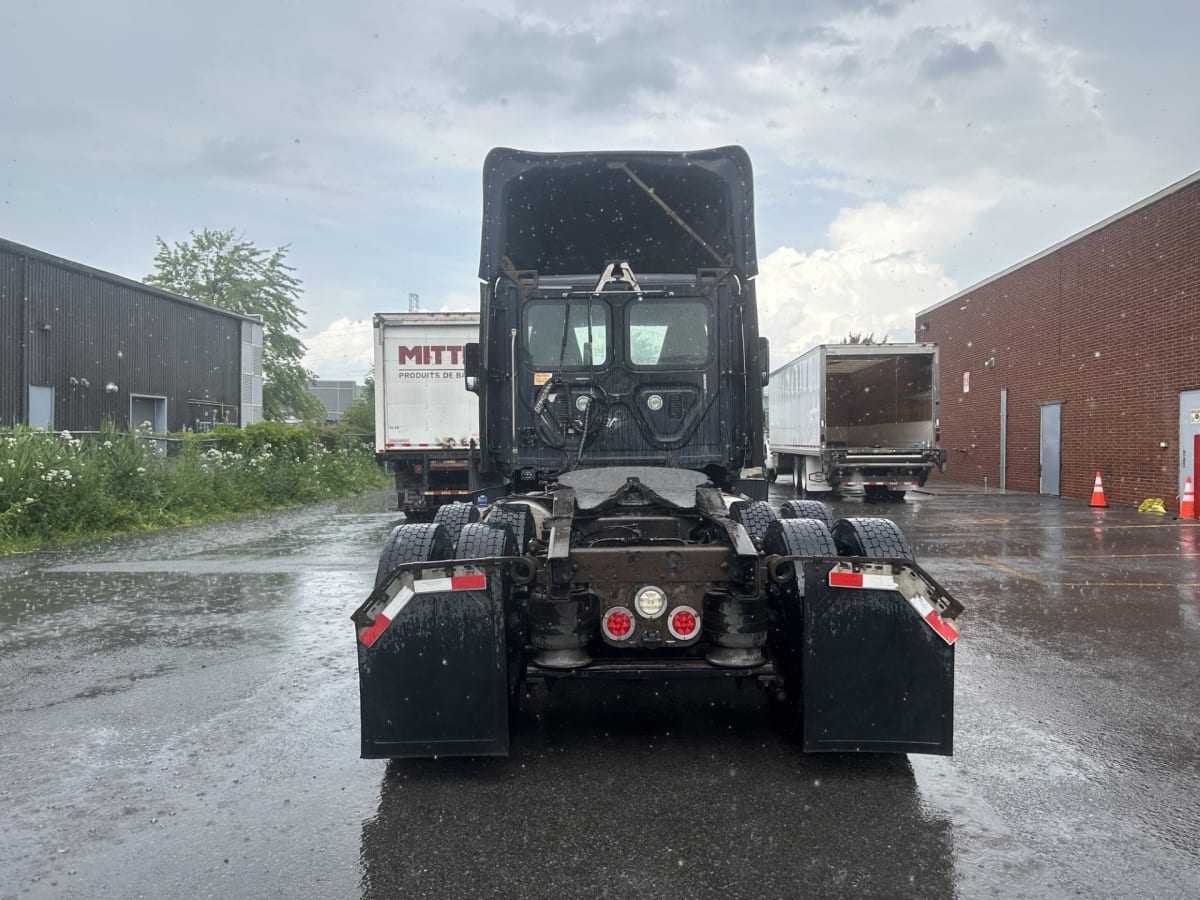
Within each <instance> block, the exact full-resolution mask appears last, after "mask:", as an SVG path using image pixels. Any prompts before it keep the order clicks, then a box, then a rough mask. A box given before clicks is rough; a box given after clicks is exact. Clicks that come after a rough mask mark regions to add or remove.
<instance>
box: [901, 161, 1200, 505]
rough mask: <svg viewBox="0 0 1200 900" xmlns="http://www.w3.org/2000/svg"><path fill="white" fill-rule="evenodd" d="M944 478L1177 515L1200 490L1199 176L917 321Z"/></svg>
mask: <svg viewBox="0 0 1200 900" xmlns="http://www.w3.org/2000/svg"><path fill="white" fill-rule="evenodd" d="M916 336H917V339H918V340H921V341H935V342H936V343H937V344H938V345H939V346H940V347H941V385H940V387H941V426H942V445H943V446H944V447H945V448H946V449H947V453H948V460H947V465H946V477H947V478H950V479H953V480H956V481H965V482H970V483H975V484H980V485H982V484H984V483H985V479H986V481H987V483H988V484H990V485H991V486H993V487H999V488H1008V489H1012V490H1021V491H1029V492H1038V493H1042V494H1050V495H1061V496H1066V497H1080V498H1085V499H1086V498H1089V497H1090V496H1091V492H1092V487H1093V483H1094V480H1095V475H1096V472H1097V471H1099V472H1100V473H1101V474H1102V476H1103V483H1104V490H1105V496H1106V498H1107V500H1108V501H1109V502H1110V503H1111V502H1117V503H1122V504H1136V503H1139V502H1140V501H1142V500H1144V499H1146V498H1148V497H1161V498H1163V500H1164V501H1165V502H1166V505H1167V506H1168V507H1171V508H1174V509H1176V510H1177V509H1178V497H1179V496H1180V495H1181V493H1182V490H1183V488H1182V486H1183V479H1184V476H1185V475H1190V476H1191V477H1192V479H1193V482H1195V481H1196V480H1197V479H1200V465H1198V464H1197V457H1198V456H1200V172H1197V173H1196V174H1194V175H1192V176H1190V177H1188V178H1185V179H1184V180H1182V181H1180V182H1178V183H1176V184H1173V185H1171V186H1170V187H1168V188H1166V189H1165V190H1162V191H1160V192H1159V193H1157V194H1155V195H1154V196H1152V197H1149V198H1147V199H1146V200H1144V201H1142V202H1141V203H1138V204H1135V205H1134V206H1132V207H1130V208H1129V209H1126V210H1123V211H1122V212H1119V213H1117V214H1116V215H1114V216H1112V217H1110V218H1108V219H1105V220H1104V221H1103V222H1100V223H1098V224H1096V225H1094V226H1092V227H1091V228H1088V229H1086V230H1084V231H1082V232H1080V233H1079V234H1077V235H1074V236H1073V237H1070V238H1068V239H1067V240H1065V241H1063V242H1061V243H1059V244H1057V245H1055V246H1053V247H1051V248H1049V249H1048V250H1045V251H1043V252H1042V253H1039V254H1037V255H1036V256H1034V257H1032V258H1030V259H1028V260H1026V261H1024V262H1022V263H1019V264H1017V265H1016V266H1013V267H1012V268H1010V269H1007V270H1005V271H1003V272H1001V273H999V274H998V275H995V276H993V277H991V278H988V279H986V280H985V281H982V282H980V283H979V284H977V285H975V286H973V287H970V288H968V289H967V290H965V291H962V292H960V293H958V294H955V295H954V296H953V297H950V298H949V299H947V300H944V301H943V302H941V303H939V304H937V305H936V306H932V307H930V308H929V309H926V310H923V311H922V312H920V313H918V314H917V318H916Z"/></svg>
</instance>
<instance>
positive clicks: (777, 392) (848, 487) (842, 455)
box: [768, 343, 946, 500]
mask: <svg viewBox="0 0 1200 900" xmlns="http://www.w3.org/2000/svg"><path fill="white" fill-rule="evenodd" d="M768 403H769V409H770V435H771V450H772V451H773V452H774V454H775V459H776V465H777V467H778V471H780V472H785V473H786V472H791V473H792V476H793V480H794V482H795V485H796V493H798V494H804V493H810V492H811V493H828V492H834V491H853V492H858V491H863V492H865V493H866V495H867V498H868V499H879V500H886V499H900V498H902V497H903V496H904V494H905V492H906V491H907V490H909V489H910V488H915V487H919V486H921V485H923V484H925V481H926V479H927V478H928V477H929V474H930V472H931V471H932V470H933V469H934V468H935V467H936V468H937V469H939V470H941V469H943V468H944V467H945V463H946V452H945V450H943V449H942V448H941V447H940V446H939V445H938V442H939V439H940V436H939V434H938V348H937V345H936V344H925V343H921V344H824V345H821V346H818V347H814V348H813V349H811V350H809V351H808V352H807V353H804V354H803V355H801V356H799V357H797V358H796V359H794V360H792V361H791V362H790V363H787V364H786V365H784V366H782V367H781V368H780V369H778V370H777V371H775V372H772V373H771V387H770V393H769V401H768Z"/></svg>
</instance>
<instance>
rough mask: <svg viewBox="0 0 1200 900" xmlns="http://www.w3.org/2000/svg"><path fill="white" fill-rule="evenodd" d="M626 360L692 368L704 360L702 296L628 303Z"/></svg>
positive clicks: (705, 334) (705, 309)
mask: <svg viewBox="0 0 1200 900" xmlns="http://www.w3.org/2000/svg"><path fill="white" fill-rule="evenodd" d="M626 310H628V313H627V315H628V321H629V361H630V362H631V363H633V364H634V365H635V366H663V367H668V368H669V367H683V368H696V367H698V366H703V365H704V364H705V363H707V362H708V357H709V340H708V304H706V303H705V302H704V301H702V300H686V299H685V300H663V301H657V300H656V301H646V302H642V303H630V304H628V305H627V306H626Z"/></svg>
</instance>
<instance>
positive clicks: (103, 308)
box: [0, 251, 244, 431]
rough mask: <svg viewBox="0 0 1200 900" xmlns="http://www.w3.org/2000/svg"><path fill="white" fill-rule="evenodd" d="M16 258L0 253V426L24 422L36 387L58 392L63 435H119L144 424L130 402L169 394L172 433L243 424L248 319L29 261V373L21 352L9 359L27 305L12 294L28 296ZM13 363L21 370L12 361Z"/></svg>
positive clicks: (45, 261)
mask: <svg viewBox="0 0 1200 900" xmlns="http://www.w3.org/2000/svg"><path fill="white" fill-rule="evenodd" d="M13 258H15V259H16V260H17V261H18V262H21V261H22V255H21V254H20V253H19V252H4V251H0V266H3V270H2V271H0V286H3V288H4V290H5V291H6V294H5V297H6V300H5V302H4V303H3V304H0V325H2V326H3V329H2V331H0V334H3V335H4V337H3V338H0V340H3V342H4V343H3V344H2V345H0V346H2V347H3V349H4V350H5V352H4V353H3V354H2V355H3V358H4V361H3V362H2V363H0V365H2V366H3V368H0V396H2V398H3V406H0V417H3V418H2V419H0V421H5V422H12V421H17V422H23V421H25V414H24V412H23V409H22V404H21V394H22V392H25V391H27V390H28V385H29V384H34V385H46V386H51V387H53V388H54V406H55V409H54V427H55V429H58V430H61V429H67V430H71V431H88V430H94V429H95V428H96V427H98V426H99V424H100V422H101V420H102V419H105V418H107V419H110V420H112V422H113V423H114V424H115V425H116V426H117V427H118V428H128V427H130V426H131V425H132V426H133V427H137V425H138V424H139V423H138V422H133V423H130V421H129V417H130V397H131V395H145V396H150V397H165V398H166V425H167V427H168V429H169V430H171V431H181V430H183V429H184V428H185V427H190V428H197V427H198V425H199V426H201V427H203V424H207V423H210V422H211V421H212V420H213V419H215V420H216V421H222V420H226V421H230V422H232V423H233V424H239V421H238V420H239V409H240V405H241V377H240V376H241V326H242V322H243V321H244V320H242V319H240V318H235V317H233V316H230V315H226V314H224V313H222V312H219V311H216V310H212V309H208V308H205V307H203V306H200V305H194V304H192V303H189V302H186V301H184V300H174V299H171V297H169V296H167V295H164V294H163V293H161V292H158V291H155V290H153V289H151V288H142V287H141V286H139V285H138V284H137V283H136V282H130V281H127V280H125V279H122V278H119V277H117V276H108V277H106V273H101V272H98V271H96V270H90V269H87V268H85V267H79V266H75V265H74V264H69V263H62V262H58V261H55V260H54V259H53V258H45V257H42V256H41V255H25V256H24V259H23V265H24V290H23V293H24V296H26V297H27V298H28V300H27V309H26V313H25V323H26V324H25V334H26V335H27V347H26V354H25V359H26V365H25V374H24V375H22V373H21V369H20V353H19V352H17V353H15V354H14V353H12V352H9V348H10V346H12V344H13V343H14V342H13V341H12V339H11V338H10V337H9V335H17V336H19V335H20V332H21V328H20V324H19V321H20V320H19V307H20V304H13V303H11V302H10V301H8V300H7V293H8V292H9V291H14V290H15V291H16V293H17V295H18V296H19V295H20V293H21V287H20V283H19V281H20V279H19V277H15V276H13V275H12V274H11V271H14V270H19V268H20V266H19V265H17V266H14V265H11V264H10V260H11V259H13ZM10 306H15V307H16V308H17V310H18V312H17V313H15V314H14V313H11V312H10V311H9V307H10ZM10 322H12V323H14V324H15V327H12V328H10V327H9V325H10ZM16 344H17V350H18V351H19V349H20V348H19V341H17V342H16ZM14 356H15V357H16V358H17V363H16V365H15V366H14V365H12V364H10V363H9V359H10V358H11V357H14ZM14 398H15V400H16V404H15V405H14V404H13V400H14Z"/></svg>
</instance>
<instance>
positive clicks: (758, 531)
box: [729, 500, 776, 544]
mask: <svg viewBox="0 0 1200 900" xmlns="http://www.w3.org/2000/svg"><path fill="white" fill-rule="evenodd" d="M729 517H730V518H731V519H733V521H735V522H741V523H742V525H743V526H744V527H745V529H746V532H747V534H749V535H750V540H752V541H754V543H756V544H757V543H759V542H760V541H762V539H763V538H764V537H765V536H766V533H767V527H768V526H769V525H770V524H771V523H772V522H774V521H775V518H776V517H775V510H774V509H772V508H771V504H770V503H768V502H767V501H765V500H735V501H734V502H733V503H731V504H730V506H729Z"/></svg>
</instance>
